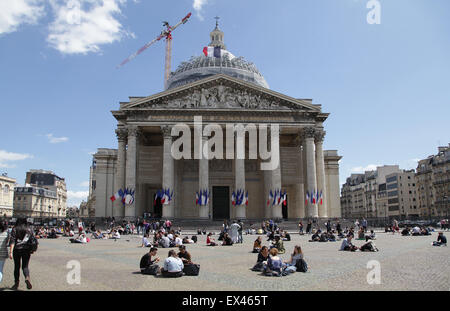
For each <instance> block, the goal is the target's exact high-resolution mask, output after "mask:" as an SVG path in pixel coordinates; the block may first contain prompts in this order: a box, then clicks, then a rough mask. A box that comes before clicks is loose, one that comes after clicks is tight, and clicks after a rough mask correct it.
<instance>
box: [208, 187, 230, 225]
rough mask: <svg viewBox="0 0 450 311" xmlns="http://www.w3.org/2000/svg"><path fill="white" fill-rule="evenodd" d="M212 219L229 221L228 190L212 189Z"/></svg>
mask: <svg viewBox="0 0 450 311" xmlns="http://www.w3.org/2000/svg"><path fill="white" fill-rule="evenodd" d="M212 203H213V219H214V220H224V219H230V188H229V187H213V196H212Z"/></svg>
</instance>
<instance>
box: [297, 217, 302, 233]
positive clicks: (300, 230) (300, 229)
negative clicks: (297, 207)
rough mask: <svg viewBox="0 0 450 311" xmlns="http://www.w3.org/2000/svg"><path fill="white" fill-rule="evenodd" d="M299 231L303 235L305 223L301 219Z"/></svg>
mask: <svg viewBox="0 0 450 311" xmlns="http://www.w3.org/2000/svg"><path fill="white" fill-rule="evenodd" d="M298 231H299V232H298V233H299V234H300V235H303V223H302V221H301V220H300V221H299V223H298Z"/></svg>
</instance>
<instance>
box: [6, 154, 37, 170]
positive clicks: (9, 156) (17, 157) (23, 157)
mask: <svg viewBox="0 0 450 311" xmlns="http://www.w3.org/2000/svg"><path fill="white" fill-rule="evenodd" d="M32 158H33V155H31V154H26V153H14V152H8V151H6V150H0V168H14V167H16V165H15V164H9V163H7V162H12V161H22V160H26V159H32Z"/></svg>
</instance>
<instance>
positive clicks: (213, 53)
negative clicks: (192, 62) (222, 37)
mask: <svg viewBox="0 0 450 311" xmlns="http://www.w3.org/2000/svg"><path fill="white" fill-rule="evenodd" d="M203 54H205V56H206V57H217V58H220V57H221V56H222V49H221V48H220V46H205V47H204V48H203Z"/></svg>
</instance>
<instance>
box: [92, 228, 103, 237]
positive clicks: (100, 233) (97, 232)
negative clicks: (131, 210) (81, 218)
mask: <svg viewBox="0 0 450 311" xmlns="http://www.w3.org/2000/svg"><path fill="white" fill-rule="evenodd" d="M92 237H93V238H94V239H103V238H106V237H104V236H103V234H102V232H101V231H100V230H97V231H95V232H94V233H92Z"/></svg>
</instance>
